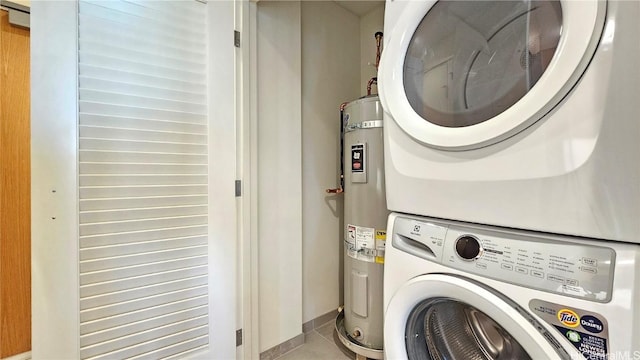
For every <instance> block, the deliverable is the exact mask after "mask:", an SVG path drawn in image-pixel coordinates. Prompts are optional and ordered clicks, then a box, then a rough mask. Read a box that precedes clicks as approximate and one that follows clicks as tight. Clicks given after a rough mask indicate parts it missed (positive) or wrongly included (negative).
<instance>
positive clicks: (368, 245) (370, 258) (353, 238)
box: [345, 224, 377, 262]
mask: <svg viewBox="0 0 640 360" xmlns="http://www.w3.org/2000/svg"><path fill="white" fill-rule="evenodd" d="M375 234H376V229H374V228H370V227H365V226H356V225H351V224H349V225H347V239H346V241H345V246H346V247H347V255H349V256H350V257H352V258H354V259H358V260H361V261H366V262H375V260H376V255H377V250H376V237H375Z"/></svg>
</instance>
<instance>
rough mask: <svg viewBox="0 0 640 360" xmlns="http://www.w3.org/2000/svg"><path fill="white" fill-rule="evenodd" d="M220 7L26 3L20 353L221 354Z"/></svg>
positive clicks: (226, 106)
mask: <svg viewBox="0 0 640 360" xmlns="http://www.w3.org/2000/svg"><path fill="white" fill-rule="evenodd" d="M234 11H235V10H234V2H233V1H213V2H208V3H203V2H198V1H195V0H193V1H191V0H185V1H88V0H87V1H85V0H81V1H79V2H75V1H64V2H62V1H60V2H51V1H42V2H40V1H36V2H33V4H32V13H31V26H32V74H33V76H32V174H33V181H32V202H33V214H32V215H33V222H32V227H33V229H32V230H33V231H32V234H33V235H32V236H33V241H32V242H33V246H32V253H33V257H32V264H33V265H32V266H33V282H32V283H33V340H32V343H33V350H32V357H33V358H34V359H50V358H80V359H119V358H135V359H143V358H144V359H160V358H172V359H173V358H206V359H211V358H224V359H229V358H235V357H236V346H235V329H236V308H237V303H236V301H237V300H236V284H237V282H238V281H237V272H236V264H237V252H236V243H237V239H236V228H237V227H236V225H235V224H236V209H235V208H236V201H235V194H234V178H235V173H236V135H235V124H236V118H235V116H236V115H235V114H236V113H235V94H236V87H235V79H236V76H235V74H234V71H235V69H234V64H235V51H236V50H235V48H234V46H233V41H232V38H231V34H232V33H233V27H234V18H235V15H234Z"/></svg>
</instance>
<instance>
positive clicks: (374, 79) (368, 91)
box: [367, 77, 378, 96]
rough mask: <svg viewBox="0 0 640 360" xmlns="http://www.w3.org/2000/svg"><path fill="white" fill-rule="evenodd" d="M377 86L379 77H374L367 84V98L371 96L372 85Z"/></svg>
mask: <svg viewBox="0 0 640 360" xmlns="http://www.w3.org/2000/svg"><path fill="white" fill-rule="evenodd" d="M373 84H376V85H378V78H377V77H372V78H371V79H370V80H369V82H368V83H367V96H369V95H371V85H373Z"/></svg>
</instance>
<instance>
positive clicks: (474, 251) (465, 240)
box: [456, 235, 482, 261]
mask: <svg viewBox="0 0 640 360" xmlns="http://www.w3.org/2000/svg"><path fill="white" fill-rule="evenodd" d="M480 253H482V246H481V245H480V241H478V238H476V237H475V236H472V235H462V236H460V237H459V238H458V239H457V240H456V254H458V256H460V257H461V258H462V259H463V260H466V261H472V260H475V259H477V258H478V257H479V256H480Z"/></svg>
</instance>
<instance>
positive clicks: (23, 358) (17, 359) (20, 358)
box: [2, 351, 31, 360]
mask: <svg viewBox="0 0 640 360" xmlns="http://www.w3.org/2000/svg"><path fill="white" fill-rule="evenodd" d="M2 360H31V351H27V352H25V353H22V354H18V355H12V356H9V357H8V358H3V359H2Z"/></svg>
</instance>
